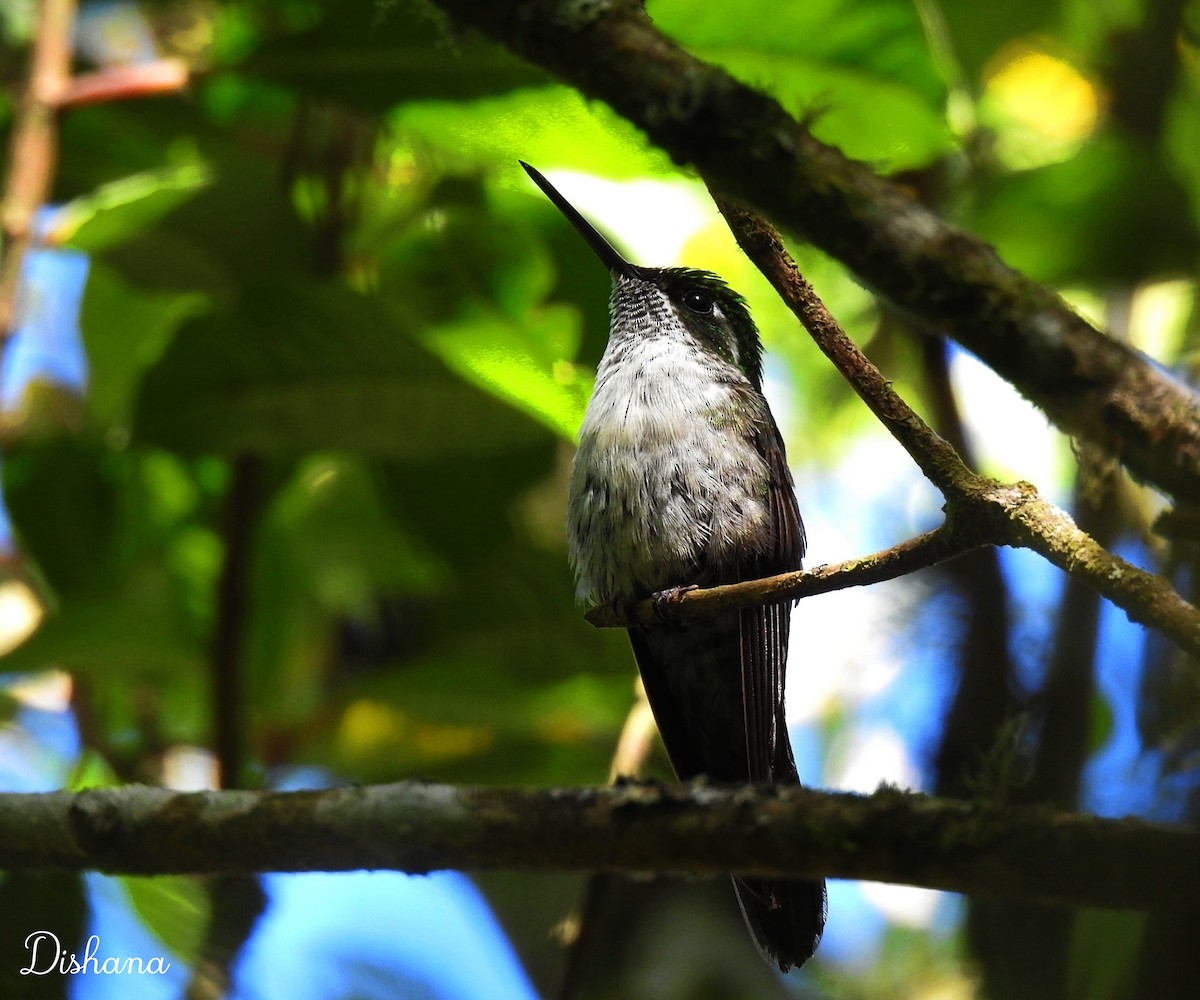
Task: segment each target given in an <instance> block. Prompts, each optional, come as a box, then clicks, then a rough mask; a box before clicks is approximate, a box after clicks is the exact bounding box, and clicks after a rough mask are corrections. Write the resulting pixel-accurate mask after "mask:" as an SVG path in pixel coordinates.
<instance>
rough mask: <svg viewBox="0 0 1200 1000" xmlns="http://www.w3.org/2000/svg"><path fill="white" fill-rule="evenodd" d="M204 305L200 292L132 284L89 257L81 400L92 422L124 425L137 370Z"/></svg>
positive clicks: (138, 381)
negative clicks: (85, 368) (85, 366)
mask: <svg viewBox="0 0 1200 1000" xmlns="http://www.w3.org/2000/svg"><path fill="white" fill-rule="evenodd" d="M207 307H208V299H207V298H206V297H205V296H204V295H201V294H199V293H193V292H182V293H181V292H163V291H156V290H151V289H144V288H134V287H133V286H131V285H129V284H128V283H127V282H125V281H124V280H123V279H122V278H121V277H120V275H119V274H118V273H117V272H116V271H114V270H113V269H111V268H110V267H107V266H106V265H105V264H104V263H103V262H102V261H99V260H98V261H94V262H93V264H92V269H91V273H90V274H89V276H88V283H87V287H86V289H85V291H84V296H83V309H82V313H81V315H80V327H81V328H82V331H83V345H84V349H85V351H86V352H87V359H88V390H87V395H86V397H85V404H86V407H87V413H88V418H89V420H90V421H91V422H92V424H93V425H94V426H95V427H97V428H98V429H100V430H101V431H107V430H108V429H110V428H112V427H118V428H121V429H125V430H127V428H128V426H129V424H130V423H131V422H132V420H133V405H134V400H135V398H136V395H137V392H138V389H139V387H140V385H141V378H142V375H143V374H144V373H145V371H146V369H147V368H149V367H150V366H151V365H153V364H154V363H155V362H156V361H157V360H158V359H159V358H160V357H161V356H162V353H163V351H165V350H166V347H167V344H168V343H169V342H170V339H171V337H172V336H173V335H174V333H175V330H176V329H177V328H178V327H179V325H180V324H181V323H182V322H183V321H184V320H185V319H187V318H188V317H190V316H195V315H198V314H199V313H201V312H203V311H204V310H205V309H206V308H207Z"/></svg>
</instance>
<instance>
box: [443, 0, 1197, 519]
mask: <svg viewBox="0 0 1200 1000" xmlns="http://www.w3.org/2000/svg"><path fill="white" fill-rule="evenodd" d="M433 3H434V4H436V6H438V7H439V8H441V9H442V10H444V11H445V12H446V13H448V14H449V15H451V16H452V17H453V18H455V19H456V20H457V21H459V22H460V23H462V24H464V25H468V26H471V27H474V28H477V29H478V30H480V31H481V32H483V33H484V34H485V35H487V36H489V37H490V38H492V39H494V40H495V41H498V42H500V43H501V44H503V45H505V46H506V47H508V48H509V49H511V50H512V51H513V52H515V53H516V54H518V55H520V56H522V57H524V58H526V59H528V60H529V61H531V62H533V63H536V64H538V65H540V66H542V67H544V68H545V69H546V70H548V71H549V72H550V73H552V74H553V75H554V76H556V77H558V78H559V79H561V80H563V81H565V82H567V83H569V84H571V85H572V86H574V87H576V88H577V89H578V90H579V91H580V92H581V93H583V94H585V95H587V96H588V97H594V98H599V99H600V100H603V101H605V102H606V103H607V104H609V105H611V106H612V107H613V108H614V109H615V110H616V111H617V112H618V113H619V114H621V115H623V116H624V117H626V118H628V119H629V120H630V121H631V122H633V123H634V124H635V125H637V126H638V127H639V128H641V129H642V130H643V131H644V132H645V133H646V135H647V136H648V137H649V139H650V140H651V141H652V142H654V143H655V144H656V145H658V146H661V147H662V148H663V149H664V150H666V151H667V152H668V153H670V155H671V156H672V157H673V158H674V159H675V160H676V161H677V162H679V163H683V164H690V165H692V166H694V167H695V168H696V169H697V170H698V171H699V172H700V174H701V175H702V176H703V177H704V179H705V180H706V181H708V182H709V184H710V186H711V187H713V188H714V189H716V190H720V191H722V192H724V193H725V194H727V195H729V196H730V197H732V198H735V199H737V200H738V201H739V202H742V203H744V204H746V205H749V206H752V207H754V208H756V209H758V210H760V211H762V212H764V213H766V214H767V215H768V216H770V217H771V218H772V219H773V220H775V221H776V222H777V223H779V224H780V225H782V226H784V227H786V228H788V229H790V230H792V231H794V232H796V233H798V234H800V235H802V236H803V237H804V238H805V239H807V240H809V241H811V242H812V243H813V244H814V245H816V246H818V247H820V248H821V249H823V250H824V251H826V252H827V253H829V254H830V255H832V256H833V257H836V258H837V259H839V260H840V261H842V262H843V263H844V264H846V265H847V266H848V267H849V268H850V269H851V270H853V271H854V272H855V273H856V274H857V275H858V276H859V277H860V278H861V279H862V280H863V281H864V282H865V283H866V284H867V285H869V286H870V287H871V288H873V289H874V290H875V291H876V292H877V293H878V294H880V295H881V296H883V297H884V298H886V299H887V300H888V301H889V302H891V303H892V304H893V305H894V306H895V307H896V308H897V309H899V310H900V311H901V312H905V313H908V314H909V315H911V316H912V317H914V318H915V319H916V321H917V322H919V323H920V324H921V325H923V326H925V327H928V328H930V329H933V330H936V331H939V332H941V333H943V334H945V335H946V336H949V337H953V338H954V339H955V340H957V341H958V342H959V343H961V344H963V345H964V346H965V347H967V348H968V349H970V350H971V351H972V352H973V353H975V354H976V355H978V356H979V357H980V358H982V359H983V360H984V361H986V362H987V363H988V364H989V365H991V366H992V368H994V369H995V370H996V371H997V372H998V373H999V374H1001V375H1002V376H1003V377H1004V378H1006V379H1008V380H1009V381H1010V382H1012V383H1013V384H1014V385H1015V386H1017V388H1019V389H1020V390H1021V392H1022V393H1023V394H1024V395H1026V396H1027V397H1028V398H1029V399H1030V400H1032V401H1033V402H1034V403H1036V404H1037V405H1038V406H1039V407H1041V408H1042V409H1043V410H1044V411H1045V412H1046V414H1047V415H1048V416H1049V417H1050V418H1051V419H1052V420H1053V421H1054V422H1055V423H1056V424H1057V425H1058V426H1059V427H1060V428H1061V429H1062V430H1063V431H1065V432H1066V433H1068V434H1071V435H1078V436H1079V437H1081V438H1084V439H1087V440H1090V441H1093V442H1095V443H1097V444H1099V445H1101V446H1102V447H1103V448H1105V449H1106V450H1107V451H1108V452H1110V453H1111V454H1113V455H1116V456H1117V457H1118V458H1119V459H1120V460H1121V461H1122V462H1123V463H1124V464H1125V465H1126V467H1127V468H1128V469H1129V470H1130V472H1131V473H1133V474H1134V475H1135V476H1136V477H1137V478H1139V479H1142V480H1144V481H1146V482H1149V483H1153V484H1154V485H1156V486H1157V487H1159V488H1160V489H1161V490H1163V491H1164V492H1166V493H1169V494H1172V495H1174V496H1175V497H1177V498H1179V499H1190V500H1193V501H1197V500H1200V399H1198V397H1197V396H1196V394H1194V393H1193V392H1192V391H1191V390H1190V389H1189V388H1188V387H1187V386H1185V385H1184V384H1183V383H1181V382H1179V381H1177V380H1175V379H1174V378H1172V377H1171V376H1170V375H1169V374H1168V373H1166V372H1164V371H1162V370H1161V369H1158V368H1156V367H1154V365H1153V364H1152V363H1151V362H1150V361H1149V360H1148V359H1147V358H1146V357H1145V356H1143V355H1142V354H1140V353H1138V352H1137V351H1135V350H1133V349H1131V348H1130V347H1128V346H1127V345H1125V344H1122V343H1120V342H1118V341H1116V340H1114V339H1112V338H1110V337H1107V336H1105V335H1104V334H1103V333H1101V332H1100V331H1098V330H1096V329H1094V328H1093V327H1092V326H1090V325H1089V324H1088V323H1087V322H1086V321H1085V320H1083V319H1082V318H1081V317H1079V316H1078V315H1076V314H1075V313H1074V312H1073V311H1072V310H1071V309H1070V308H1069V307H1068V306H1067V305H1066V304H1065V303H1064V302H1063V301H1062V300H1061V299H1060V298H1059V297H1058V296H1057V295H1055V294H1054V293H1053V292H1052V291H1050V290H1049V289H1047V288H1044V287H1042V286H1041V285H1039V284H1037V283H1036V282H1034V281H1032V280H1031V279H1029V278H1027V277H1025V276H1024V275H1021V274H1019V273H1018V272H1016V271H1014V270H1012V269H1011V268H1009V267H1008V266H1006V265H1005V264H1004V263H1003V261H1001V260H1000V258H999V256H998V255H997V254H996V252H995V251H994V250H993V249H992V248H991V247H990V246H989V245H987V244H986V243H984V242H983V241H982V240H980V239H978V238H976V237H974V236H971V235H970V234H968V233H965V232H963V231H961V230H959V229H957V228H955V227H954V226H952V225H950V224H949V223H948V222H946V221H945V220H944V219H942V218H941V217H939V216H938V215H937V214H936V213H934V212H932V211H930V210H929V209H927V208H925V207H924V206H922V205H920V204H919V203H917V202H916V201H915V200H913V199H912V198H911V197H910V196H909V195H908V194H907V193H906V192H905V191H903V190H902V189H901V188H900V187H899V186H898V185H896V184H894V183H892V182H890V181H888V180H886V179H885V178H882V177H880V176H878V175H877V174H874V173H873V172H871V171H870V170H868V169H867V168H866V167H864V166H863V165H862V164H859V163H855V162H852V161H850V160H848V159H846V157H844V156H843V155H842V154H841V153H840V152H839V151H838V150H836V149H833V148H832V147H830V146H827V145H825V144H823V143H821V142H820V141H818V140H817V139H816V138H814V137H813V136H812V135H811V133H810V132H809V130H808V129H807V128H806V127H805V126H804V125H803V124H802V123H801V122H799V121H797V120H796V119H795V118H794V117H792V116H791V115H789V114H788V113H787V112H786V111H785V110H784V109H783V108H782V107H781V106H780V105H779V103H778V102H776V101H775V100H774V99H772V98H771V97H769V96H767V95H766V94H763V93H761V92H759V91H757V90H755V89H753V88H752V87H749V86H746V85H745V84H743V83H741V82H739V81H737V80H735V79H734V78H732V77H731V76H729V75H728V74H727V73H725V72H724V71H723V70H721V69H719V68H717V67H715V66H712V65H710V64H708V63H705V62H703V61H702V60H699V59H697V58H695V57H694V56H692V55H691V54H690V53H688V52H687V51H685V50H684V49H682V48H681V47H680V46H678V45H677V44H676V43H675V42H673V41H672V40H671V39H669V38H667V37H665V36H664V35H663V34H662V33H661V32H660V31H658V30H657V29H656V28H655V27H654V24H653V23H652V21H651V20H650V18H649V17H648V15H647V14H646V12H645V11H644V9H643V8H642V6H641V5H640V4H639V3H637V2H636V0H595V2H586V3H585V2H576V0H519V2H518V0H433ZM1063 221H1064V224H1066V223H1067V221H1068V220H1063Z"/></svg>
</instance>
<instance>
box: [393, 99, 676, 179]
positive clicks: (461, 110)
mask: <svg viewBox="0 0 1200 1000" xmlns="http://www.w3.org/2000/svg"><path fill="white" fill-rule="evenodd" d="M391 124H392V125H393V126H394V127H395V128H396V129H397V130H398V131H399V133H400V134H401V135H402V136H404V137H406V138H407V139H408V141H410V142H418V141H419V142H420V143H424V144H426V145H431V146H433V147H435V148H436V149H437V153H438V159H439V160H440V161H441V162H444V163H446V164H449V165H451V166H453V167H455V168H457V169H460V170H461V169H464V168H467V167H474V168H480V167H487V168H491V167H495V166H500V167H501V168H503V169H507V170H509V172H510V176H511V181H512V183H514V184H517V183H520V184H523V183H524V176H525V175H524V174H523V173H521V172H520V171H519V170H516V169H513V168H516V159H517V158H518V157H520V158H521V159H523V160H527V161H529V162H530V163H534V164H536V165H537V166H538V167H539V168H540V169H543V170H545V169H551V168H574V169H576V170H586V171H588V172H589V173H595V174H603V175H605V176H607V177H613V178H617V179H620V178H633V177H644V176H646V175H647V174H672V173H674V172H675V168H673V167H672V165H671V161H670V159H669V158H668V157H667V155H666V154H665V153H663V152H661V151H660V150H657V149H654V148H651V147H648V146H647V145H646V142H645V140H644V139H643V138H642V135H641V133H640V132H638V130H637V129H636V128H634V126H633V125H631V124H630V123H629V122H627V121H626V120H625V119H624V118H621V117H620V116H618V115H617V113H616V112H615V111H612V110H611V109H610V108H609V107H608V106H607V105H604V104H597V103H595V102H593V103H590V104H589V103H588V102H587V101H586V100H585V99H584V98H583V96H582V95H581V94H580V93H579V92H578V91H577V90H574V89H572V88H570V87H543V88H539V89H537V90H522V91H517V92H515V93H512V94H506V95H504V96H503V97H488V98H483V99H480V100H477V101H469V102H451V101H434V100H430V101H413V102H407V103H405V104H403V105H401V106H400V107H399V108H397V109H396V111H395V112H394V113H393V114H392V116H391Z"/></svg>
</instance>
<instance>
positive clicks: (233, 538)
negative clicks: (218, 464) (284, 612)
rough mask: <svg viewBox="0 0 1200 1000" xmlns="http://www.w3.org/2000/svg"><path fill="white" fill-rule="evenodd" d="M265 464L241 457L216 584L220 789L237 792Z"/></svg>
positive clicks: (214, 664)
mask: <svg viewBox="0 0 1200 1000" xmlns="http://www.w3.org/2000/svg"><path fill="white" fill-rule="evenodd" d="M261 486H262V459H261V457H259V456H257V455H239V456H238V457H237V458H236V459H234V463H233V477H232V479H231V481H230V484H229V492H228V495H227V497H226V507H225V526H224V531H223V535H224V541H225V562H224V565H223V566H222V567H221V578H220V581H219V582H218V584H217V621H216V628H215V631H214V635H213V659H212V710H213V724H214V729H215V734H214V740H213V743H214V751H215V753H216V757H217V773H218V776H219V783H220V787H222V788H234V787H237V786H238V784H239V781H240V778H241V775H242V766H243V764H244V757H245V746H244V734H243V729H244V719H243V712H242V704H243V701H242V694H243V692H242V684H241V681H242V677H241V675H242V646H243V638H244V636H245V632H246V621H247V618H248V616H249V598H248V592H249V580H248V576H249V571H250V556H251V548H252V545H253V540H254V529H255V525H256V524H257V522H258V515H259V512H260V509H261V505H262V489H261Z"/></svg>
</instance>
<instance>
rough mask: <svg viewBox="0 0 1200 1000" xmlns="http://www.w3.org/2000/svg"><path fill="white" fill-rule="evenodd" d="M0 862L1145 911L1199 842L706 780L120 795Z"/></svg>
mask: <svg viewBox="0 0 1200 1000" xmlns="http://www.w3.org/2000/svg"><path fill="white" fill-rule="evenodd" d="M0 868H3V869H27V868H59V869H71V870H80V869H96V870H100V871H107V872H115V873H137V874H176V873H188V874H212V873H223V874H231V873H249V872H265V871H350V870H356V869H363V868H367V869H380V868H388V869H399V870H403V871H409V872H426V871H430V870H433V869H439V868H458V869H467V870H472V869H473V870H481V869H497V868H504V869H521V870H531V871H534V870H536V871H581V870H603V871H613V872H651V871H653V872H664V873H671V874H678V875H712V874H716V873H721V872H730V871H735V872H744V873H747V874H755V875H764V876H770V875H789V876H817V875H827V876H834V877H839V878H855V879H868V880H876V881H887V882H903V883H908V884H911V885H922V886H928V887H930V888H936V889H945V890H949V891H952V892H966V893H973V894H979V895H984V896H1010V897H1018V898H1025V899H1037V900H1043V901H1053V902H1063V903H1072V904H1077V905H1086V906H1101V907H1133V908H1146V907H1149V906H1151V905H1160V904H1161V903H1162V902H1163V901H1164V899H1167V898H1184V897H1185V896H1186V895H1187V894H1189V893H1193V894H1194V893H1195V892H1196V891H1197V876H1198V873H1200V831H1198V830H1196V829H1192V828H1188V827H1172V826H1166V825H1162V824H1154V823H1146V822H1142V821H1138V820H1132V819H1124V820H1108V819H1098V818H1096V817H1090V816H1079V815H1070V814H1064V813H1057V812H1053V811H1051V810H1048V809H1034V808H1028V807H1025V808H1011V809H1009V808H1000V807H997V806H989V805H986V804H979V803H966V802H957V801H945V800H936V799H930V798H928V797H926V796H922V795H916V794H912V793H907V792H902V791H898V790H896V789H891V788H883V789H880V790H879V791H877V792H875V793H874V794H873V795H870V796H860V795H851V794H834V793H822V792H815V791H812V790H809V789H802V788H786V789H770V790H761V789H754V788H750V787H742V788H737V789H728V788H715V787H711V786H707V785H704V784H693V785H690V786H677V785H673V786H662V785H622V786H618V787H615V788H589V789H544V790H537V791H529V790H516V789H495V788H463V787H455V786H449V785H433V784H424V783H417V782H406V783H401V784H395V785H375V786H366V787H355V788H338V789H331V790H325V791H312V792H247V791H223V792H188V793H180V792H170V791H166V790H163V789H158V788H151V787H147V786H139V785H128V786H124V787H121V788H108V789H93V790H89V791H84V792H77V793H69V792H50V793H45V794H7V795H0ZM1101 873H1102V874H1101Z"/></svg>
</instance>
